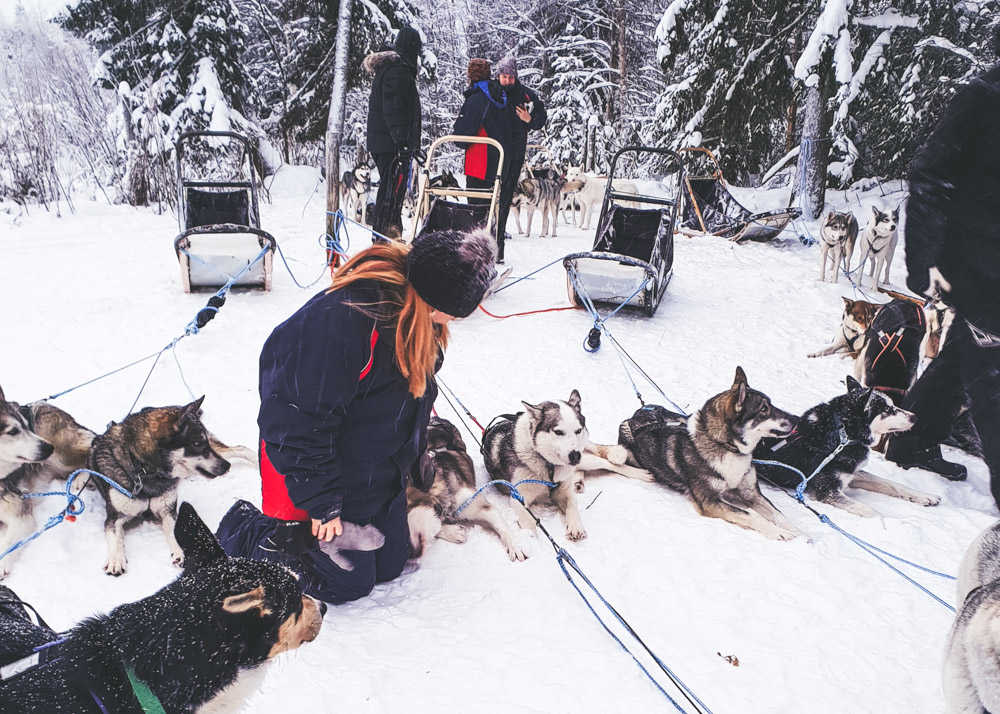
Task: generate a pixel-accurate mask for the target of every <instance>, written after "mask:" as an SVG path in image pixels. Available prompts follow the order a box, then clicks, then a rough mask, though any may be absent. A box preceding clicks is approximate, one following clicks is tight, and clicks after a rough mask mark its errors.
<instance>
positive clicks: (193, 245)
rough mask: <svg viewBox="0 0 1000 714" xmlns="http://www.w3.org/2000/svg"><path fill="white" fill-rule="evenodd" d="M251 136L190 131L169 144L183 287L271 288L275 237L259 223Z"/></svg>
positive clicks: (213, 288) (191, 288)
mask: <svg viewBox="0 0 1000 714" xmlns="http://www.w3.org/2000/svg"><path fill="white" fill-rule="evenodd" d="M255 152H256V149H255V148H254V146H253V144H252V143H251V141H250V139H249V138H248V137H246V136H243V135H242V134H237V133H235V132H230V131H189V132H185V133H183V134H181V135H180V136H179V137H178V139H177V143H176V144H175V145H174V154H175V159H176V167H177V220H178V223H179V227H180V231H181V232H180V234H179V235H178V236H177V237H176V238H175V239H174V251H175V252H176V254H177V261H178V263H179V264H180V269H181V284H182V285H183V287H184V292H186V293H189V292H192V291H193V290H203V289H204V290H216V289H218V288H220V287H222V286H223V285H225V284H226V282H228V281H229V280H231V279H232V278H233V277H234V276H238V277H237V279H236V280H235V281H234V282H233V285H234V286H238V287H247V288H262V289H264V290H270V289H271V274H272V269H273V264H274V251H275V248H276V247H277V241H275V239H274V236H272V235H271V234H270V233H268V232H267V231H265V230H263V229H261V227H260V203H259V199H258V195H259V191H260V186H259V177H258V175H257V169H256V166H255V162H254V157H255Z"/></svg>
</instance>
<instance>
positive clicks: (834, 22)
mask: <svg viewBox="0 0 1000 714" xmlns="http://www.w3.org/2000/svg"><path fill="white" fill-rule="evenodd" d="M852 4H853V0H826V3H825V4H824V5H823V10H822V12H820V15H819V18H818V19H817V20H816V27H815V29H813V31H812V34H811V35H810V36H809V41H808V42H807V43H806V48H805V49H804V50H803V51H802V55H801V56H800V57H799V60H798V62H796V63H795V78H796V79H797V80H799V81H801V82H805V84H806V85H807V86H810V87H812V86H815V85H816V84H818V83H819V74H818V72H817V68H818V67H819V64H820V62H821V61H822V59H823V55H824V53H825V52H826V50H827V49H828V48H829V47H830V45H831V44H832V43H833V41H834V40H835V39H837V40H838V42H840V41H841V40H840V38H841V31H842V30H844V31H846V30H847V25H848V21H849V19H850V9H851V5H852ZM847 54H848V55H849V54H850V53H849V52H848V53H847ZM838 76H842V73H841V71H838ZM846 76H847V79H846V80H844V81H849V79H850V76H851V75H850V74H846Z"/></svg>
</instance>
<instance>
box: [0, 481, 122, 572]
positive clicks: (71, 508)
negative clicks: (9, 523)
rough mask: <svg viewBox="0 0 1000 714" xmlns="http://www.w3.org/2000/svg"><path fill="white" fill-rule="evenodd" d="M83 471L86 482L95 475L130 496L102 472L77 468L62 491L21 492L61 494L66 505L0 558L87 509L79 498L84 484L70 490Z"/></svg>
mask: <svg viewBox="0 0 1000 714" xmlns="http://www.w3.org/2000/svg"><path fill="white" fill-rule="evenodd" d="M83 473H85V474H88V476H87V482H88V483H89V482H90V479H91V478H92V477H94V476H97V477H98V478H100V479H102V480H103V481H104V482H105V483H107V484H108V485H109V486H111V487H112V488H114V489H115V490H117V491H119V492H120V493H122V494H123V495H125V496H127V497H128V498H132V494H131V492H129V491H128V490H126V489H125V488H123V487H122V486H120V485H119V484H118V483H117V482H115V481H113V480H112V479H110V478H108V477H107V476H105V475H104V474H102V473H98V472H97V471H91V470H90V469H77V470H76V471H74V472H73V473H71V474H70V475H69V477H68V478H67V479H66V488H65V489H63V490H62V491H46V492H44V493H22V494H21V498H46V497H49V496H62V497H64V498H65V499H66V506H65V507H64V508H63V509H62V510H61V511H59V512H58V513H56V514H54V515H52V516H49V519H48V520H47V521H45V525H44V526H42V527H41V528H39V529H38V530H37V531H35V532H34V533H32V534H31V535H29V536H27V537H26V538H22V539H21V540H19V541H17V542H16V543H14V544H12V545H11V546H10V547H9V548H7V550H5V551H4V552H3V553H0V560H2V559H4V558H5V557H7V556H8V555H10V554H11V553H13V552H14V551H15V550H17V549H19V548H23V547H24V546H26V545H27V544H28V543H30V542H32V541H33V540H35V539H36V538H38V537H39V536H41V535H42V534H43V533H45V532H46V531H48V530H50V529H52V528H55V527H56V526H57V525H59V524H60V523H62V522H63V521H70V522H72V521H75V520H76V517H77V516H79V515H80V514H81V513H83V512H84V511H85V510H86V509H87V506H86V504H85V503H84V502H83V499H82V498H80V492H81V491H83V489H84V488H86V484H84V486H82V487H81V488H80V490H79V491H77V492H76V493H73V491H72V488H73V480H74V479H75V478H76V477H77V476H79V475H80V474H83Z"/></svg>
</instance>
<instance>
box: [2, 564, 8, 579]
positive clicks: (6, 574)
mask: <svg viewBox="0 0 1000 714" xmlns="http://www.w3.org/2000/svg"><path fill="white" fill-rule="evenodd" d="M8 575H10V570H8V569H7V568H5V567H3V566H2V565H0V580H3V579H4V578H6V577H7V576H8Z"/></svg>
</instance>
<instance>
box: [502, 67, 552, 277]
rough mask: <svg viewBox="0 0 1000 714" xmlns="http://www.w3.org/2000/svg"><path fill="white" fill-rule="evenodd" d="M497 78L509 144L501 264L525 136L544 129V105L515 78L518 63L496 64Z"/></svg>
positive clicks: (503, 199)
mask: <svg viewBox="0 0 1000 714" xmlns="http://www.w3.org/2000/svg"><path fill="white" fill-rule="evenodd" d="M497 75H498V76H497V78H498V79H499V80H500V86H501V87H503V89H504V91H505V92H506V93H507V108H506V113H507V124H508V126H509V131H510V141H509V143H508V144H506V145H505V146H504V160H503V161H504V166H503V185H502V186H501V188H500V216H499V222H498V224H497V243H498V244H499V259H500V262H501V263H502V262H503V244H504V240H505V238H506V231H507V216H508V215H510V204H511V201H513V200H514V189H515V188H516V186H517V181H518V179H519V178H520V176H521V167H522V166H524V155H525V151H526V149H527V145H528V132H529V131H531V130H533V129H541V128H542V127H543V126H545V120H546V118H547V115H546V113H545V105H544V104H543V103H542V100H541V99H539V98H538V94H536V93H535V91H534V90H533V89H529V88H528V87H525V86H524V85H523V84H521V81H520V80H519V79H518V78H517V60H515V59H514V58H513V57H505V58H504V59H502V60H500V62H499V63H498V64H497Z"/></svg>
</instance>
